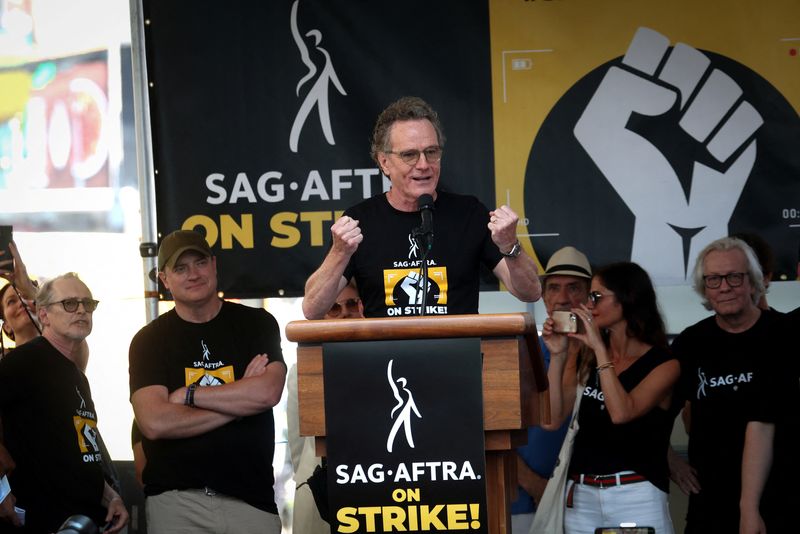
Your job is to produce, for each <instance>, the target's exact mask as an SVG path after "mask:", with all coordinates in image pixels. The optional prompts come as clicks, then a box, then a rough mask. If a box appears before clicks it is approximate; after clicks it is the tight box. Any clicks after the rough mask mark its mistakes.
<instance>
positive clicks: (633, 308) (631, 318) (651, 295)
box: [581, 261, 668, 377]
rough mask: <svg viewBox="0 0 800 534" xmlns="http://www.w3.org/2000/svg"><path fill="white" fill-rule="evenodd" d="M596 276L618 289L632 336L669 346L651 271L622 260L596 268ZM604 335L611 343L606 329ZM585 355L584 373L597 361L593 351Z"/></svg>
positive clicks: (616, 296)
mask: <svg viewBox="0 0 800 534" xmlns="http://www.w3.org/2000/svg"><path fill="white" fill-rule="evenodd" d="M594 277H595V278H597V279H598V280H599V281H600V282H601V283H602V284H603V285H604V286H605V287H606V288H608V290H609V291H611V292H613V293H614V296H615V298H616V299H617V302H619V303H620V305H621V306H622V317H623V318H624V319H625V321H626V322H627V331H626V332H625V333H626V334H627V335H628V337H632V338H634V339H638V340H639V341H642V342H644V343H647V344H649V345H653V346H654V347H658V348H662V349H667V348H668V344H667V332H666V328H665V327H664V320H663V318H662V317H661V312H660V311H659V309H658V302H657V300H656V291H655V289H654V288H653V283H652V281H651V280H650V276H649V275H648V274H647V271H645V270H644V269H642V268H641V267H640V266H639V265H638V264H636V263H633V262H628V261H622V262H618V263H612V264H610V265H606V266H604V267H600V268H599V269H596V270H595V271H594ZM603 339H604V341H605V342H606V344H608V334H607V333H606V332H603ZM588 352H590V353H591V352H592V351H588ZM581 359H582V362H581V364H582V365H581V375H582V376H584V377H585V376H586V374H587V373H588V370H589V367H591V366H593V365H596V363H595V362H596V361H597V358H596V357H595V356H594V354H593V353H592V354H591V355H589V354H582V358H581Z"/></svg>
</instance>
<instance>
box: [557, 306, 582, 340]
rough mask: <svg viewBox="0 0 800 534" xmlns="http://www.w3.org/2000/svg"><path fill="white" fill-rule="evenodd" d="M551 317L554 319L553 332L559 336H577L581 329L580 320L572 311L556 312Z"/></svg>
mask: <svg viewBox="0 0 800 534" xmlns="http://www.w3.org/2000/svg"><path fill="white" fill-rule="evenodd" d="M550 317H551V318H552V319H553V331H554V332H556V333H558V334H575V333H577V332H578V331H579V328H580V319H578V316H577V315H575V314H574V313H572V312H571V311H566V310H555V311H554V312H553V313H552V314H551V315H550Z"/></svg>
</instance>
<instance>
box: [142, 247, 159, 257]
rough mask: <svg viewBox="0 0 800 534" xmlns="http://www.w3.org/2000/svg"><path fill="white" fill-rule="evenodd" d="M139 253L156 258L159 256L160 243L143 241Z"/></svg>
mask: <svg viewBox="0 0 800 534" xmlns="http://www.w3.org/2000/svg"><path fill="white" fill-rule="evenodd" d="M139 255H140V256H141V257H143V258H155V257H156V256H158V245H157V244H156V243H142V244H141V245H139Z"/></svg>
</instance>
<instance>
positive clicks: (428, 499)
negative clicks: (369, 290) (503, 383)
mask: <svg viewBox="0 0 800 534" xmlns="http://www.w3.org/2000/svg"><path fill="white" fill-rule="evenodd" d="M323 363H324V380H325V421H326V430H327V438H326V440H327V441H326V446H327V452H328V488H329V494H330V510H331V531H332V532H341V533H351V532H398V531H405V532H431V531H450V530H458V531H467V532H487V531H488V530H487V526H486V524H487V506H486V481H485V472H486V467H485V457H484V439H483V398H482V382H481V351H480V340H478V339H442V340H424V341H423V340H411V341H373V342H353V343H328V344H324V345H323Z"/></svg>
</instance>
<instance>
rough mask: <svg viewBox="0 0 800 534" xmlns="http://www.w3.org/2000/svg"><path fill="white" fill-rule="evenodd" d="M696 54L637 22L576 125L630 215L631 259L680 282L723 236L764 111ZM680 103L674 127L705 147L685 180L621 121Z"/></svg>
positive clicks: (748, 166)
mask: <svg viewBox="0 0 800 534" xmlns="http://www.w3.org/2000/svg"><path fill="white" fill-rule="evenodd" d="M710 63H711V61H710V60H709V58H708V57H707V56H706V55H705V54H703V53H702V52H700V51H698V50H696V49H694V48H692V47H690V46H688V45H686V44H682V43H678V44H676V45H675V46H674V47H673V48H672V50H670V49H669V40H668V39H667V38H666V37H664V36H663V35H661V34H659V33H657V32H655V31H653V30H651V29H648V28H639V30H638V31H637V32H636V35H635V36H634V38H633V40H632V42H631V44H630V46H629V48H628V50H627V52H626V54H625V57H624V58H623V60H622V66H612V67H611V68H609V70H608V72H607V73H606V74H605V77H604V78H603V80H602V82H601V83H600V85H599V86H598V88H597V90H596V92H595V93H594V95H593V96H592V97H591V99H590V100H589V103H588V105H587V106H586V109H585V110H584V112H583V114H582V115H581V116H580V118H579V119H578V121H577V123H576V124H575V128H574V133H575V137H576V138H577V139H578V142H579V143H580V144H581V146H582V147H583V148H584V149H585V150H586V152H587V153H588V154H589V157H590V158H591V159H592V160H593V161H594V163H595V164H596V165H597V167H598V168H599V169H600V171H601V172H602V173H603V175H604V176H605V177H606V179H607V180H608V181H609V183H610V184H611V186H612V187H613V188H614V189H615V190H616V192H617V194H619V196H620V197H621V198H622V200H623V201H624V202H625V204H626V205H627V206H628V208H629V209H630V210H631V211H632V212H633V214H634V216H635V218H636V221H635V227H634V234H633V246H632V251H631V260H632V261H635V262H637V263H639V264H640V265H641V266H642V267H644V268H645V269H646V270H647V271H648V272H649V273H650V275H651V276H653V277H654V278H659V279H673V280H674V279H685V278H686V277H687V274H688V273H687V271H688V270H689V269H691V266H692V265H693V264H694V260H695V258H696V257H697V254H698V252H699V251H700V250H701V249H702V247H704V246H705V245H706V244H708V243H709V242H710V241H712V240H714V239H717V238H719V237H722V236H725V235H727V234H728V221H729V220H730V218H731V215H732V213H733V210H734V208H735V207H736V204H737V202H738V201H739V197H740V195H741V192H742V189H743V188H744V185H745V183H746V182H747V178H748V176H749V175H750V172H751V170H752V169H753V164H754V162H755V158H756V141H755V140H754V139H753V136H754V134H755V132H756V131H757V130H758V129H759V128H760V127H761V125H762V124H763V122H764V121H763V119H762V117H761V115H760V114H759V113H758V112H757V111H756V110H755V108H754V107H753V106H752V105H751V104H750V103H748V102H747V101H745V100H744V99H743V92H742V89H741V88H740V87H739V86H738V85H737V83H736V82H735V81H734V80H733V79H732V78H731V77H729V76H728V75H727V74H725V73H723V72H722V71H720V70H718V69H715V68H713V67H710ZM676 103H677V105H678V108H679V109H680V113H679V114H678V115H676V116H679V123H678V126H679V127H680V128H681V129H682V130H683V131H684V132H686V134H688V135H689V136H690V137H691V138H692V139H694V140H696V141H697V142H698V143H700V144H702V146H704V147H705V150H706V151H707V155H709V156H710V157H711V158H713V160H715V161H716V162H719V165H717V166H716V167H717V168H711V167H709V166H708V165H705V164H703V163H702V162H700V161H697V160H695V161H694V163H693V166H692V169H691V182H690V186H689V187H688V188H686V189H684V187H683V186H682V185H681V181H680V180H679V175H678V171H677V170H676V169H675V168H673V166H672V164H671V163H670V161H669V158H668V157H667V155H666V154H665V153H664V152H663V151H662V149H661V148H659V147H658V146H655V145H654V144H653V142H651V140H648V139H645V138H644V137H642V136H641V135H639V134H637V133H636V132H634V131H633V130H631V129H630V128H628V123H629V120H630V119H631V116H632V115H633V114H639V115H645V116H651V117H655V116H660V115H664V114H666V113H667V112H668V111H670V110H672V109H673V108H674V106H675V105H676Z"/></svg>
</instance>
